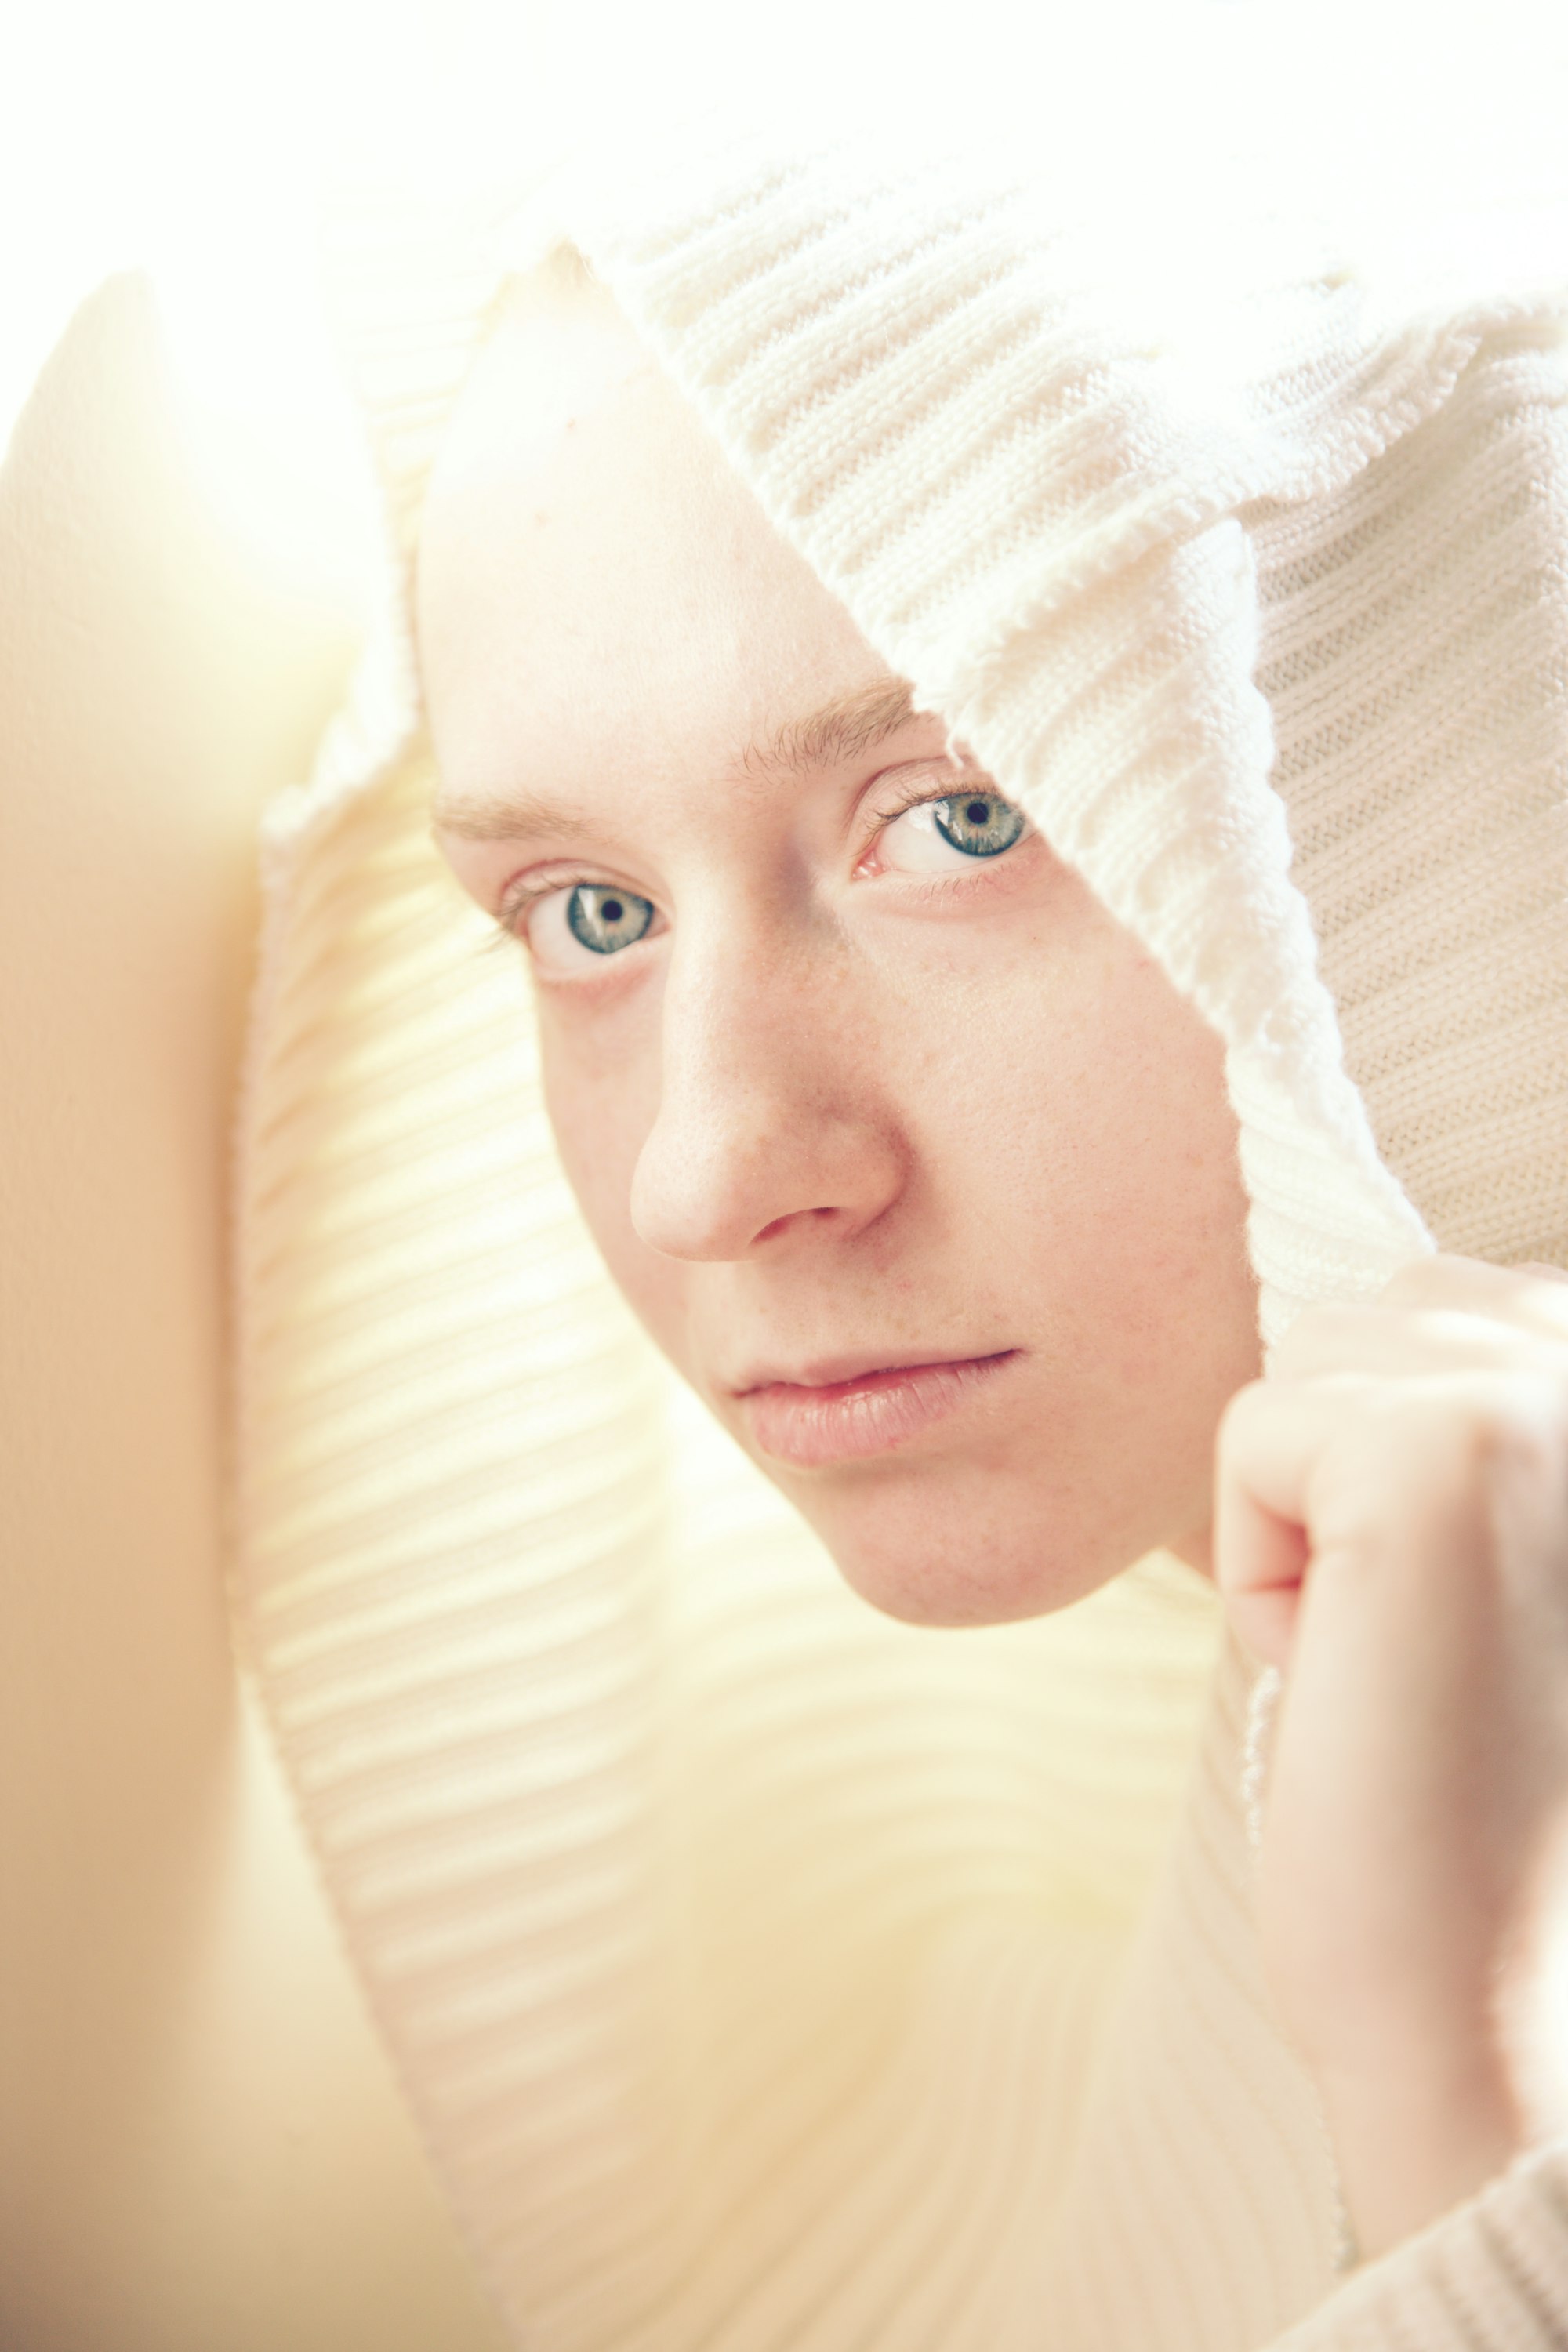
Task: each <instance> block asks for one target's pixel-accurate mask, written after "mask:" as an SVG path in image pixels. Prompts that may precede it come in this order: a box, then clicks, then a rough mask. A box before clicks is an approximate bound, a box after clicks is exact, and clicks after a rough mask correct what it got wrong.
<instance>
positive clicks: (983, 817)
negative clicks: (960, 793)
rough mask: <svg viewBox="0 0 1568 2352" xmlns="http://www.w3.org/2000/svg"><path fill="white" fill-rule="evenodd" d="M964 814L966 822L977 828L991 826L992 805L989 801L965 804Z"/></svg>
mask: <svg viewBox="0 0 1568 2352" xmlns="http://www.w3.org/2000/svg"><path fill="white" fill-rule="evenodd" d="M963 814H964V820H965V822H966V823H967V824H973V825H975V826H979V825H983V824H989V823H990V822H991V803H990V802H989V801H970V802H968V803H966V804H965V807H964V811H963Z"/></svg>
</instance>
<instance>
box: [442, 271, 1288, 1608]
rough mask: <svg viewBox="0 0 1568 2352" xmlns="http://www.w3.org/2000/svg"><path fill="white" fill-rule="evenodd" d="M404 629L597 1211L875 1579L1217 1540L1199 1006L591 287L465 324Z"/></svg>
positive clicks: (1249, 1330)
mask: <svg viewBox="0 0 1568 2352" xmlns="http://www.w3.org/2000/svg"><path fill="white" fill-rule="evenodd" d="M419 631H420V639H421V650H422V658H423V663H424V668H425V675H426V688H427V693H428V698H429V706H430V711H431V717H432V723H433V727H434V731H435V738H436V744H437V754H438V759H439V764H440V769H441V774H442V780H443V783H442V800H441V806H440V810H439V812H438V838H439V840H440V842H441V845H442V846H443V848H444V850H445V851H446V854H447V856H448V858H449V859H450V861H451V863H452V866H453V867H454V868H455V870H456V872H457V874H458V877H459V878H460V880H461V881H462V882H463V883H464V885H465V886H466V887H467V888H468V890H469V891H471V893H472V894H473V896H474V897H475V898H477V899H478V900H479V903H480V905H481V906H483V907H485V908H488V909H489V911H490V912H492V913H494V914H497V915H499V916H500V919H502V921H503V922H504V923H506V924H507V925H508V927H509V928H510V929H514V930H515V931H516V932H517V934H518V936H519V939H520V940H521V941H522V942H523V943H524V944H523V945H522V946H520V950H519V952H520V953H523V952H526V953H529V954H530V955H531V960H532V964H533V970H534V973H535V978H536V981H537V984H538V985H537V994H538V1003H539V1017H540V1024H541V1031H542V1050H543V1064H544V1073H545V1083H546V1088H547V1095H548V1100H549V1106H550V1112H551V1116H552V1119H553V1121H554V1125H555V1131H556V1134H557V1136H558V1138H559V1141H560V1147H561V1151H562V1155H563V1160H564V1162H565V1165H566V1169H567V1171H568V1173H569V1175H570V1177H571V1180H572V1182H573V1184H574V1187H575V1189H576V1192H577V1195H578V1198H579V1199H580V1201H581V1202H582V1204H583V1208H584V1213H585V1214H586V1216H587V1219H588V1222H589V1224H590V1225H591V1227H592V1229H593V1231H594V1234H595V1237H596V1239H597V1241H598V1243H599V1245H600V1247H601V1249H602V1250H603V1252H604V1255H605V1258H606V1260H607V1262H608V1264H609V1266H610V1269H611V1271H612V1273H613V1274H614V1276H615V1277H616V1281H617V1282H618V1283H619V1285H620V1286H621V1287H622V1289H623V1290H624V1291H625V1292H626V1296H627V1297H628V1298H629V1299H630V1300H631V1302H632V1304H633V1306H634V1307H636V1308H637V1312H638V1314H639V1315H640V1316H641V1317H642V1318H643V1320H644V1321H645V1323H646V1324H647V1328H648V1329H649V1330H650V1331H651V1332H652V1334H653V1336H654V1338H655V1339H657V1340H658V1344H659V1346H660V1347H661V1348H662V1349H664V1350H665V1352H666V1353H667V1354H668V1356H669V1357H670V1358H671V1359H672V1360H673V1361H674V1363H675V1364H676V1365H677V1366H678V1367H679V1370H681V1371H682V1372H683V1373H684V1374H685V1376H686V1377H687V1379H688V1380H689V1381H691V1383H692V1385H693V1386H694V1387H695V1388H696V1389H697V1391H698V1392H699V1393H700V1395H701V1396H702V1397H703V1398H704V1399H705V1400H706V1402H708V1403H709V1404H710V1406H711V1408H712V1409H713V1411H714V1412H716V1413H717V1414H718V1416H719V1418H720V1420H721V1422H722V1423H724V1425H725V1426H726V1428H728V1429H729V1430H731V1432H732V1433H734V1435H735V1436H736V1437H737V1438H738V1439H739V1440H740V1442H741V1444H742V1445H743V1446H744V1447H745V1448H746V1450H747V1452H748V1453H749V1454H752V1456H753V1458H754V1459H755V1460H756V1461H757V1462H758V1463H759V1464H760V1465H762V1467H763V1469H764V1470H765V1471H766V1472H767V1474H768V1475H769V1476H770V1477H772V1478H773V1480H775V1481H776V1483H777V1484H778V1485H779V1486H781V1487H782V1488H783V1489H784V1492H785V1493H786V1494H787V1495H789V1496H791V1497H792V1499H793V1500H794V1501H795V1503H796V1504H797V1505H798V1506H799V1507H800V1509H801V1510H802V1511H803V1513H804V1514H805V1517H807V1519H809V1520H810V1521H811V1522H812V1524H813V1525H814V1526H815V1527H816V1528H817V1529H818V1530H819V1531H820V1533H821V1534H822V1536H823V1537H824V1538H825V1539H826V1542H827V1544H828V1546H829V1548H830V1549H831V1550H832V1551H833V1553H834V1555H835V1557H836V1558H837V1560H838V1562H839V1564H840V1566H841V1567H842V1568H843V1570H844V1571H845V1573H846V1574H847V1577H848V1578H849V1580H850V1581H851V1582H852V1583H853V1584H855V1585H856V1586H857V1587H858V1589H859V1590H860V1591H862V1592H864V1593H865V1594H866V1595H867V1597H868V1599H870V1600H871V1601H875V1602H876V1603H877V1604H878V1605H879V1606H880V1607H882V1608H884V1609H887V1610H889V1611H890V1612H893V1613H894V1614H896V1615H899V1616H904V1617H910V1618H914V1619H921V1620H925V1621H928V1622H983V1621H986V1620H994V1619H1003V1618H1011V1617H1019V1616H1026V1615H1032V1614H1037V1613H1038V1612H1043V1611H1046V1610H1049V1609H1054V1608H1057V1607H1058V1606H1060V1605H1061V1604H1062V1603H1063V1602H1065V1601H1069V1600H1072V1599H1074V1598H1076V1597H1077V1596H1079V1594H1081V1593H1083V1592H1085V1591H1089V1589H1091V1588H1092V1587H1093V1586H1095V1585H1097V1584H1100V1583H1101V1582H1103V1581H1104V1580H1105V1579H1106V1578H1107V1577H1108V1576H1110V1575H1111V1574H1113V1573H1114V1572H1115V1571H1116V1570H1119V1569H1121V1567H1123V1566H1124V1565H1126V1564H1127V1563H1128V1562H1130V1561H1131V1560H1132V1559H1136V1558H1138V1557H1139V1556H1140V1555H1141V1554H1142V1553H1143V1552H1144V1551H1146V1550H1148V1549H1152V1547H1153V1546H1155V1545H1157V1544H1161V1543H1166V1544H1172V1545H1174V1546H1176V1547H1178V1548H1180V1549H1184V1551H1186V1553H1187V1555H1188V1556H1189V1557H1193V1558H1198V1559H1201V1558H1202V1557H1203V1549H1204V1544H1205V1529H1206V1527H1207V1523H1208V1517H1209V1490H1210V1467H1211V1451H1212V1444H1213V1437H1214V1431H1215V1422H1216V1420H1217V1418H1218V1415H1219V1412H1220V1409H1221V1407H1222V1405H1223V1404H1224V1402H1225V1401H1226V1398H1227V1397H1228V1396H1229V1395H1230V1394H1231V1392H1232V1391H1233V1390H1235V1389H1236V1388H1237V1386H1239V1385H1240V1383H1241V1382H1242V1381H1245V1380H1247V1379H1248V1378H1250V1377H1251V1376H1252V1374H1253V1372H1254V1371H1255V1370H1256V1365H1257V1340H1256V1334H1255V1326H1254V1306H1253V1286H1252V1280H1251V1276H1250V1273H1249V1270H1248V1266H1247V1255H1246V1250H1245V1245H1244V1239H1243V1219H1244V1201H1243V1195H1242V1191H1241V1186H1240V1182H1239V1179H1238V1176H1237V1161H1236V1131H1235V1126H1234V1122H1233V1119H1232V1117H1231V1114H1230V1111H1229V1108H1228V1107H1227V1104H1226V1096H1225V1089H1224V1084H1223V1078H1222V1068H1221V1053H1220V1048H1219V1045H1218V1044H1217V1042H1216V1040H1215V1037H1214V1036H1213V1035H1212V1034H1210V1032H1209V1031H1208V1030H1207V1028H1206V1027H1205V1024H1203V1023H1202V1022H1201V1021H1200V1019H1199V1018H1198V1016H1197V1014H1196V1013H1194V1011H1193V1010H1192V1009H1191V1007H1190V1006H1188V1005H1187V1004H1186V1003H1184V1001H1183V1000H1182V999H1181V998H1179V997H1178V996H1177V995H1176V993H1175V992H1174V991H1173V989H1172V987H1171V986H1170V984H1169V982H1167V981H1166V980H1165V978H1164V976H1163V973H1162V972H1161V971H1159V970H1158V969H1157V968H1156V966H1155V965H1154V963H1153V962H1152V960H1151V959H1150V958H1149V956H1148V955H1146V954H1145V953H1144V952H1143V950H1142V949H1141V948H1140V947H1139V946H1138V945H1137V944H1136V943H1135V942H1134V941H1133V940H1132V939H1131V937H1130V936H1129V935H1128V934H1127V933H1126V932H1125V931H1123V930H1122V929H1121V928H1120V927H1119V926H1118V925H1117V924H1116V923H1115V922H1113V921H1112V920H1111V919H1110V917H1109V916H1108V915H1107V914H1106V913H1105V912H1104V911H1103V910H1102V909H1101V908H1100V905H1099V904H1098V902H1097V901H1096V900H1095V899H1094V898H1092V897H1091V896H1090V894H1089V890H1088V889H1087V888H1086V887H1085V886H1084V885H1083V884H1082V883H1081V882H1080V881H1079V879H1078V877H1076V876H1075V875H1074V874H1073V873H1072V872H1071V871H1070V870H1069V869H1068V867H1067V866H1063V865H1062V864H1060V863H1059V862H1058V859H1056V858H1055V857H1054V856H1052V855H1051V853H1050V851H1049V850H1048V849H1047V846H1046V845H1045V843H1044V841H1043V840H1041V839H1040V837H1039V836H1038V835H1037V834H1035V833H1033V832H1031V831H1029V830H1028V829H1027V827H1025V826H1021V823H1020V820H1019V818H1018V816H1017V814H1016V812H1015V811H1013V810H1012V809H1011V808H1010V807H1009V806H1008V804H1007V803H1005V801H1003V800H1002V799H1000V798H999V797H998V795H997V793H996V789H995V787H994V784H993V783H992V782H991V781H990V779H989V778H988V777H986V776H985V775H984V773H983V772H980V771H979V770H978V769H977V768H976V767H975V766H974V765H973V761H969V760H967V759H966V758H964V757H963V754H962V752H960V753H959V755H958V757H957V759H956V760H950V759H949V758H948V757H947V755H946V754H945V752H944V748H943V746H944V731H943V729H942V724H941V723H940V721H938V720H937V719H933V718H931V717H929V716H925V715H922V714H921V713H920V712H918V711H913V710H911V709H910V708H909V706H908V700H907V698H906V697H905V696H904V694H903V692H902V690H901V688H900V683H899V681H898V680H897V679H896V678H895V677H894V676H893V675H892V673H891V672H890V671H889V669H888V668H887V667H886V666H885V664H884V663H882V662H881V661H880V660H879V658H878V657H877V656H876V655H875V654H874V653H873V652H872V650H871V648H870V647H869V646H868V645H867V644H866V642H865V640H864V639H863V638H862V637H861V636H860V635H859V634H858V631H857V629H856V627H855V626H854V625H853V623H852V622H851V621H850V619H849V617H848V615H847V613H846V612H845V611H844V609H843V608H842V607H841V606H840V605H839V604H838V603H837V601H836V599H835V598H834V597H832V596H831V595H829V594H828V593H826V591H825V590H824V589H823V588H822V586H821V585H820V584H819V583H818V582H817V580H816V577H815V575H814V574H813V573H812V572H810V570H809V569H808V568H807V566H806V565H805V563H804V562H802V561H801V559H800V558H799V557H798V556H796V555H795V553H793V552H792V551H791V550H790V549H789V548H788V547H786V546H785V544H784V542H783V541H781V540H780V539H779V538H778V537H777V536H776V534H775V533H774V531H773V529H772V528H771V526H770V525H769V524H768V522H767V521H766V520H765V519H764V517H763V514H762V512H761V510H760V509H759V508H758V507H757V506H756V504H755V502H754V501H753V499H752V496H751V494H750V493H749V491H747V490H746V489H745V488H743V487H742V485H741V484H740V482H739V480H738V479H737V478H735V477H734V476H733V475H732V474H731V471H730V470H729V468H728V467H727V466H726V465H725V463H724V462H723V461H722V460H721V457H720V456H719V455H718V453H717V452H716V450H715V449H714V447H713V446H712V445H711V444H710V441H709V439H708V438H707V436H706V435H705V433H704V431H703V430H702V428H701V427H700V425H698V424H697V423H696V422H695V421H694V420H693V418H692V417H691V415H689V413H688V411H687V410H686V409H685V407H684V406H683V404H682V403H681V402H680V400H679V398H678V397H677V395H676V394H674V393H673V392H672V391H671V390H670V389H669V388H668V384H667V383H665V381H664V380H663V379H662V378H661V376H659V375H658V373H656V372H655V371H654V370H653V368H652V367H651V366H650V365H649V364H648V363H647V362H646V361H645V360H644V358H643V356H642V353H641V351H640V348H639V347H638V346H637V344H636V343H635V342H634V341H633V340H632V339H631V337H630V335H629V332H628V331H627V330H626V328H625V327H624V326H622V325H621V323H620V322H619V320H617V318H616V315H615V313H614V312H613V311H612V310H609V308H608V306H607V305H606V304H605V301H604V300H603V298H601V297H598V296H595V295H590V294H584V293H577V294H574V295H570V296H566V295H553V296H550V297H548V298H546V297H541V298H539V299H536V300H535V301H534V303H533V305H532V306H531V308H530V309H529V310H526V311H520V312H519V314H518V315H517V316H515V317H514V318H512V319H511V320H509V322H508V323H507V325H506V326H505V327H504V328H503V329H502V331H500V334H499V335H498V336H497V338H496V340H495V341H494V342H493V344H492V345H491V346H490V348H489V350H488V352H486V354H485V356H484V357H483V359H482V360H481V362H480V364H479V369H478V371H477V373H476V375H475V378H474V381H473V383H472V385H471V387H470V389H469V391H468V394H467V395H466V396H465V400H464V403H463V404H462V407H461V409H460V412H459V415H458V419H457V421H456V423H455V425H454V427H453V429H452V432H451V434H450V436H449V438H448V440H447V444H446V446H445V447H444V450H443V455H442V459H441V463H440V465H439V467H438V468H437V478H436V480H435V482H434V483H433V485H432V489H431V494H430V499H429V502H428V506H427V509H426V524H425V532H424V542H423V549H422V555H421V571H420V591H419Z"/></svg>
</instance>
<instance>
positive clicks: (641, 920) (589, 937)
mask: <svg viewBox="0 0 1568 2352" xmlns="http://www.w3.org/2000/svg"><path fill="white" fill-rule="evenodd" d="M652 920H653V901H652V899H651V898H637V895H636V894H635V892H633V891H630V890H616V889H613V888H611V887H608V886H607V885H605V884H604V883H599V882H579V884H578V885H577V887H576V888H575V889H574V891H573V893H572V896H571V897H570V898H568V899H567V901H566V921H567V924H568V926H569V928H570V929H571V932H572V936H573V938H574V940H580V941H581V942H582V944H583V946H584V947H585V948H591V949H592V950H593V951H594V953H595V955H615V954H616V952H617V950H619V949H621V948H629V947H633V946H635V945H636V943H637V940H640V939H641V937H642V935H643V933H644V932H645V931H646V930H647V927H648V925H649V924H650V923H651V922H652Z"/></svg>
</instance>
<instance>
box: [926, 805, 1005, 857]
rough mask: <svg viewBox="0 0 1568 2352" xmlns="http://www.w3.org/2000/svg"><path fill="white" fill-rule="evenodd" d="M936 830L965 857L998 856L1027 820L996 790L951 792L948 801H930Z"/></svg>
mask: <svg viewBox="0 0 1568 2352" xmlns="http://www.w3.org/2000/svg"><path fill="white" fill-rule="evenodd" d="M931 815H932V817H933V819H934V820H935V824H936V829H937V831H938V832H939V833H940V834H941V835H942V839H943V840H944V841H948V842H951V843H952V846H953V848H954V849H962V850H963V854H964V856H965V857H999V856H1001V854H1002V852H1003V850H1005V849H1011V848H1012V846H1013V844H1014V843H1015V842H1016V840H1017V839H1018V838H1019V836H1020V835H1021V834H1022V833H1023V831H1024V827H1025V824H1026V822H1027V820H1026V817H1025V815H1024V812H1023V810H1022V809H1018V808H1015V807H1014V805H1013V803H1012V802H1011V801H1005V800H1004V799H1003V798H1002V796H1001V794H1000V793H954V794H953V795H952V798H951V799H950V800H945V801H932V802H931Z"/></svg>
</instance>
